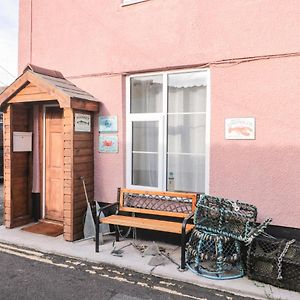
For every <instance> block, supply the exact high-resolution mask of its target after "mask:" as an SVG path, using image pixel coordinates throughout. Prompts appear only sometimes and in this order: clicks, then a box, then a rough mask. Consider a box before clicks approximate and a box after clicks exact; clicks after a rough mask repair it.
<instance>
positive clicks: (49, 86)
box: [0, 65, 99, 111]
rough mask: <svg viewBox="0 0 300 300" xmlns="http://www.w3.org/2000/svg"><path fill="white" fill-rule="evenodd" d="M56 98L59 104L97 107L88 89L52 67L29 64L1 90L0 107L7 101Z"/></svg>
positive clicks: (87, 108)
mask: <svg viewBox="0 0 300 300" xmlns="http://www.w3.org/2000/svg"><path fill="white" fill-rule="evenodd" d="M53 100H56V101H57V102H58V103H59V106H60V107H61V108H67V107H69V108H76V109H83V110H89V111H98V109H99V102H98V101H97V99H96V98H95V97H94V96H92V95H91V94H89V93H88V92H86V91H84V90H82V89H80V88H79V87H77V86H76V85H75V84H73V83H72V82H70V81H69V80H67V79H66V78H64V76H63V75H62V74H61V73H60V72H58V71H54V70H49V69H45V68H41V67H38V66H34V65H28V66H27V67H26V68H25V69H24V72H23V74H21V75H20V76H19V77H18V78H17V79H16V80H15V81H14V82H13V83H12V84H11V85H10V86H8V87H7V88H6V89H5V90H4V91H2V93H1V94H0V103H1V104H0V108H1V110H5V109H6V107H7V106H8V105H9V104H10V103H24V102H26V103H28V102H37V101H39V102H40V101H53Z"/></svg>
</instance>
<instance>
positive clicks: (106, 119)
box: [99, 116, 118, 132]
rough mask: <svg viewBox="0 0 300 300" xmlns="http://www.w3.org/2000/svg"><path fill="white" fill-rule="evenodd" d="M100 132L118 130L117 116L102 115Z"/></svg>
mask: <svg viewBox="0 0 300 300" xmlns="http://www.w3.org/2000/svg"><path fill="white" fill-rule="evenodd" d="M99 131H100V132H117V131H118V118H117V116H101V117H99Z"/></svg>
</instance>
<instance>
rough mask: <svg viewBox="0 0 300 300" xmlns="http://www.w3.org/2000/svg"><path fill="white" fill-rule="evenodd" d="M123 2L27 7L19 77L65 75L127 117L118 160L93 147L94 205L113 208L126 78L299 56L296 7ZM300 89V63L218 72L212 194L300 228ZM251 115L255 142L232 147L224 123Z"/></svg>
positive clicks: (229, 1) (251, 1) (66, 0)
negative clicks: (25, 73) (38, 69)
mask: <svg viewBox="0 0 300 300" xmlns="http://www.w3.org/2000/svg"><path fill="white" fill-rule="evenodd" d="M120 2H121V1H120V0H110V1H105V0H102V1H99V0H89V1H88V5H87V4H86V2H85V1H81V0H53V1H37V0H32V9H31V8H30V1H20V52H19V70H20V72H21V70H22V69H23V68H24V66H25V65H26V64H27V63H28V62H30V60H31V62H32V63H33V64H37V65H41V66H43V67H48V68H52V69H57V70H60V71H61V72H62V73H63V74H64V75H65V76H67V77H69V78H70V80H72V81H73V82H74V83H75V84H77V85H78V86H80V87H81V88H83V89H86V90H87V91H89V92H90V93H92V94H93V95H94V96H96V97H97V98H98V99H99V100H100V101H101V102H102V103H103V105H102V106H101V113H102V114H111V115H118V117H119V123H120V124H119V133H118V135H119V139H120V152H119V153H118V154H99V153H98V151H97V149H95V153H96V156H95V166H96V172H95V182H96V190H95V197H96V199H97V200H101V201H106V202H110V201H114V200H115V195H116V187H117V186H124V184H125V138H124V137H125V127H124V122H125V121H124V116H125V107H124V106H125V97H124V88H125V87H124V76H123V75H124V74H125V73H127V72H129V73H134V72H137V71H145V70H151V69H158V70H159V69H165V68H175V67H185V66H187V67H188V66H195V65H200V64H203V63H210V62H213V61H216V60H221V59H230V58H241V57H250V56H251V57H253V56H260V55H270V54H284V53H291V52H297V51H299V49H300V34H299V28H300V3H299V1H297V0H287V1H281V0H273V1H267V0H265V1H261V0H244V1H240V0H225V1H218V0H215V1H204V0H150V1H146V2H142V3H139V4H135V5H130V6H126V7H122V6H121V5H120ZM31 11H32V22H30V20H31V16H30V14H31ZM31 23H32V28H31V26H30V24H31ZM30 36H32V41H31V42H30ZM30 49H32V50H31V52H30ZM112 73H113V75H109V74H112ZM299 87H300V57H299V56H296V57H293V58H279V59H272V60H261V61H256V62H251V63H244V64H239V65H234V66H231V67H211V109H212V116H211V148H210V152H211V153H210V161H211V163H210V193H211V194H216V195H221V196H225V197H230V198H237V199H241V200H245V201H248V202H251V203H254V204H255V205H257V206H258V208H259V216H260V218H265V217H266V216H272V217H273V218H274V224H280V225H285V226H291V227H300V225H299V221H298V219H299V218H300V206H299V204H298V203H299V199H300V185H299V184H298V185H297V181H298V178H300V130H299V128H300V124H299V120H300V119H299V117H298V114H299V112H300V104H299V99H300V97H299V96H300V92H299V91H300V88H299ZM248 116H250V117H255V118H256V130H257V134H256V140H254V141H229V140H225V139H224V119H225V118H227V117H248ZM96 119H97V118H96ZM96 122H97V121H96ZM96 127H97V126H96ZM95 139H96V143H95V144H96V146H97V144H98V143H97V139H98V135H97V134H96V135H95Z"/></svg>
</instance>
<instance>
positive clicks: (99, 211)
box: [97, 202, 119, 218]
mask: <svg viewBox="0 0 300 300" xmlns="http://www.w3.org/2000/svg"><path fill="white" fill-rule="evenodd" d="M118 204H119V203H118V202H114V203H111V204H107V205H105V206H103V207H100V209H99V210H98V212H97V216H98V217H99V218H100V214H101V212H103V211H105V210H106V209H108V208H111V207H113V206H117V205H118Z"/></svg>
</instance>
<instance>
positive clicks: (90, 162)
mask: <svg viewBox="0 0 300 300" xmlns="http://www.w3.org/2000/svg"><path fill="white" fill-rule="evenodd" d="M72 101H73V100H72ZM72 103H73V102H72ZM77 112H78V113H87V112H82V111H74V114H75V113H77ZM90 115H91V116H92V114H90ZM92 119H93V116H92ZM91 124H92V125H93V120H92V122H91ZM72 143H73V201H74V202H73V226H74V227H73V234H74V238H76V237H82V234H83V216H84V213H85V211H86V206H87V204H86V198H85V194H84V189H83V184H82V181H81V179H80V177H81V176H83V177H84V180H85V184H86V189H87V194H88V198H89V200H90V201H93V200H94V139H93V126H92V128H91V132H74V133H73V142H72ZM66 208H67V207H66Z"/></svg>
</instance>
